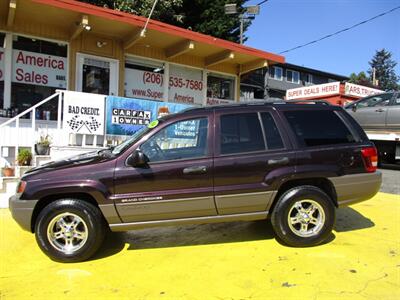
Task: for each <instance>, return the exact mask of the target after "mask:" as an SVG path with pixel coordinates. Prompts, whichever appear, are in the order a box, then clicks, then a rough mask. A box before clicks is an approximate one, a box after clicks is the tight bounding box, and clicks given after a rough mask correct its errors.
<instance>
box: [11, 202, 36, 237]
mask: <svg viewBox="0 0 400 300" xmlns="http://www.w3.org/2000/svg"><path fill="white" fill-rule="evenodd" d="M8 202H9V208H10V211H11V215H12V217H13V218H14V220H15V221H16V222H17V223H18V224H19V226H21V227H22V229H24V230H27V231H29V232H32V227H31V224H32V215H33V210H34V208H35V206H36V203H37V202H38V200H21V199H19V197H18V196H17V195H14V196H12V197H10V199H9V200H8Z"/></svg>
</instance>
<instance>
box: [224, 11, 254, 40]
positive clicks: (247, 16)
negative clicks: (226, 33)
mask: <svg viewBox="0 0 400 300" xmlns="http://www.w3.org/2000/svg"><path fill="white" fill-rule="evenodd" d="M243 9H244V12H239V11H238V9H237V7H236V4H225V14H226V15H238V16H239V21H240V44H243V31H244V22H245V21H246V20H254V18H255V15H258V14H259V13H260V6H259V5H251V6H246V7H243Z"/></svg>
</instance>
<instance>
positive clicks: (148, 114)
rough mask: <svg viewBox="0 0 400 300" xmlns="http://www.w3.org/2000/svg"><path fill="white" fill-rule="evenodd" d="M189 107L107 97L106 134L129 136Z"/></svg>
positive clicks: (178, 104)
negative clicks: (163, 117) (155, 121)
mask: <svg viewBox="0 0 400 300" xmlns="http://www.w3.org/2000/svg"><path fill="white" fill-rule="evenodd" d="M189 107H191V106H190V105H187V104H180V103H167V102H160V101H151V100H143V99H134V98H123V97H116V96H108V97H107V99H106V113H107V114H106V124H107V125H106V134H107V135H108V136H129V135H132V134H134V133H135V132H136V131H138V130H139V129H141V128H143V127H144V126H148V125H149V124H150V122H152V121H154V120H156V119H157V118H158V117H161V116H163V115H165V114H170V113H177V112H179V111H181V110H183V109H186V108H189Z"/></svg>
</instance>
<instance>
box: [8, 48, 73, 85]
mask: <svg viewBox="0 0 400 300" xmlns="http://www.w3.org/2000/svg"><path fill="white" fill-rule="evenodd" d="M12 66H13V71H12V81H13V82H19V83H26V84H33V85H41V86H49V87H55V88H63V89H65V88H66V87H67V58H66V57H62V56H55V55H48V54H42V53H35V52H29V51H22V50H16V49H14V50H13V62H12Z"/></svg>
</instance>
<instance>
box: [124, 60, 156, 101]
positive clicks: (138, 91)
mask: <svg viewBox="0 0 400 300" xmlns="http://www.w3.org/2000/svg"><path fill="white" fill-rule="evenodd" d="M163 86H164V74H161V73H155V72H150V71H143V70H136V69H132V68H125V97H130V98H140V99H148V100H160V101H162V100H164V88H163Z"/></svg>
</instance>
